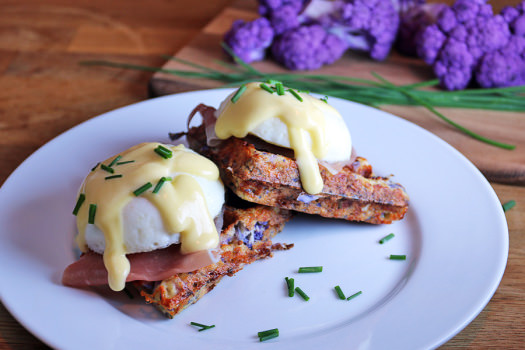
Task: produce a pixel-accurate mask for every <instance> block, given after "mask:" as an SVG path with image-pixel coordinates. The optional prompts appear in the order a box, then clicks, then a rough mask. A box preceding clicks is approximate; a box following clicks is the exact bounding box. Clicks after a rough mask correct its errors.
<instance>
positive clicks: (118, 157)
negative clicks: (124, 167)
mask: <svg viewBox="0 0 525 350" xmlns="http://www.w3.org/2000/svg"><path fill="white" fill-rule="evenodd" d="M121 158H122V156H120V155H118V156H117V157H116V158H115V159H113V160H112V161H111V163H109V165H108V167H110V168H111V167H112V166H113V165H115V164H116V163H117V162H118V161H119V160H120V159H121Z"/></svg>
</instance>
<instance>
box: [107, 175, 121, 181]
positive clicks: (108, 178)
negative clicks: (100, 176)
mask: <svg viewBox="0 0 525 350" xmlns="http://www.w3.org/2000/svg"><path fill="white" fill-rule="evenodd" d="M119 177H122V174H117V175H111V176H106V177H105V178H104V180H111V179H118V178H119Z"/></svg>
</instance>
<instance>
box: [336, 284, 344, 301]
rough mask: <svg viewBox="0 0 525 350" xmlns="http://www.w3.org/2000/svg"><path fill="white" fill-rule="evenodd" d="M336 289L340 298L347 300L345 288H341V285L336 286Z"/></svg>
mask: <svg viewBox="0 0 525 350" xmlns="http://www.w3.org/2000/svg"><path fill="white" fill-rule="evenodd" d="M334 289H335V291H336V293H337V295H338V296H339V299H341V300H345V299H346V297H345V293H343V290H342V289H341V287H339V286H335V287H334Z"/></svg>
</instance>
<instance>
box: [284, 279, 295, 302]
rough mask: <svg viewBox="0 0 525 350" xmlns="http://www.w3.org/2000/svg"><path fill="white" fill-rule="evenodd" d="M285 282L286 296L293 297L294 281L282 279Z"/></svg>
mask: <svg viewBox="0 0 525 350" xmlns="http://www.w3.org/2000/svg"><path fill="white" fill-rule="evenodd" d="M284 279H285V280H286V285H287V286H288V296H289V297H293V296H294V295H295V293H294V279H293V278H288V277H285V278H284Z"/></svg>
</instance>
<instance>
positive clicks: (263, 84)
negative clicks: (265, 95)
mask: <svg viewBox="0 0 525 350" xmlns="http://www.w3.org/2000/svg"><path fill="white" fill-rule="evenodd" d="M259 87H260V88H261V89H263V90H265V91H268V92H269V93H270V94H273V90H272V88H271V87H269V86H268V85H266V84H265V83H261V84H260V85H259Z"/></svg>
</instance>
